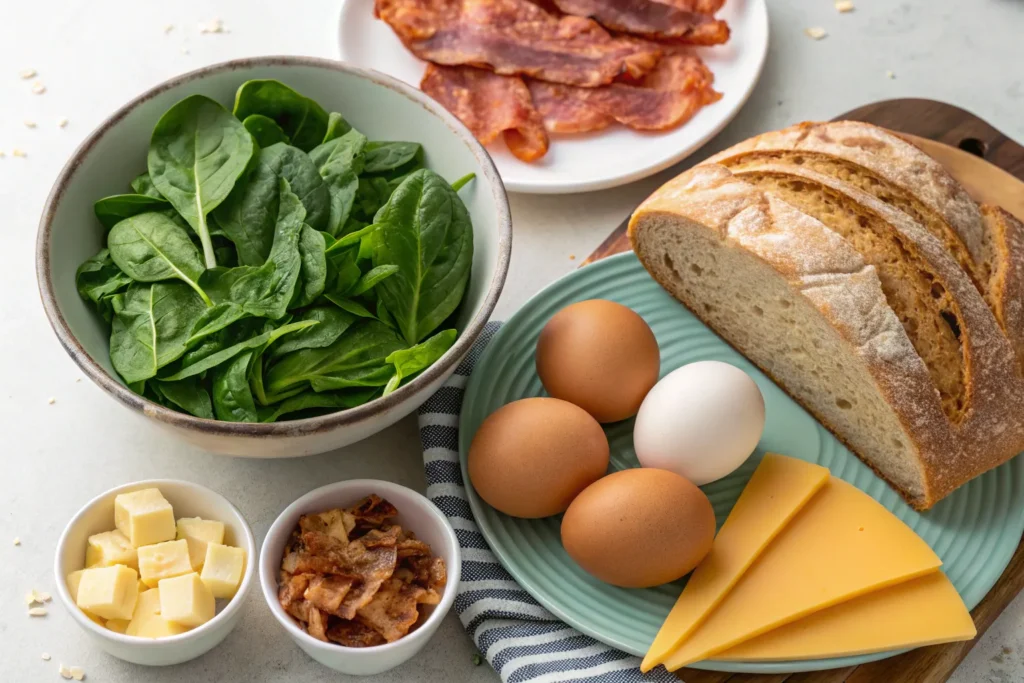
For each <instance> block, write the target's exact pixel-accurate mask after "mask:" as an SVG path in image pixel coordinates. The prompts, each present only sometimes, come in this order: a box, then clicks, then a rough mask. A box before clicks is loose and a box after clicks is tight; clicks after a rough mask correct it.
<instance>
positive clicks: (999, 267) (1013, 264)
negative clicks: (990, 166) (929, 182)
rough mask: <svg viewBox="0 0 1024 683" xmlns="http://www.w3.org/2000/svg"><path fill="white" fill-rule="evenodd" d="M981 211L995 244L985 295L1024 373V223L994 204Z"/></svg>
mask: <svg viewBox="0 0 1024 683" xmlns="http://www.w3.org/2000/svg"><path fill="white" fill-rule="evenodd" d="M981 215H982V217H983V218H984V219H985V224H986V226H987V227H988V231H989V234H990V235H991V236H992V245H993V248H992V260H991V262H990V264H989V271H990V273H991V275H990V278H989V283H988V286H987V287H986V292H985V299H986V300H987V301H988V304H989V306H990V307H991V308H992V312H993V313H995V316H996V320H998V321H999V324H1000V325H1001V326H1002V328H1003V330H1004V331H1005V332H1006V336H1007V337H1009V339H1010V343H1012V344H1013V346H1014V349H1015V350H1016V352H1017V364H1018V368H1019V370H1020V372H1021V374H1022V375H1024V224H1022V223H1021V222H1020V221H1019V220H1017V219H1016V218H1015V217H1013V216H1011V215H1010V214H1009V213H1008V212H1006V211H1004V210H1003V209H1001V208H999V207H998V206H992V205H991V204H982V205H981ZM1022 410H1024V409H1022Z"/></svg>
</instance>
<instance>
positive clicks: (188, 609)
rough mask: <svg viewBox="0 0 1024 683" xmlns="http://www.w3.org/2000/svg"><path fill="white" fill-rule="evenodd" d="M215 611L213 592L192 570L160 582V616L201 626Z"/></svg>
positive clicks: (183, 624) (179, 622) (181, 623)
mask: <svg viewBox="0 0 1024 683" xmlns="http://www.w3.org/2000/svg"><path fill="white" fill-rule="evenodd" d="M215 612H216V604H215V601H214V598H213V593H211V592H210V589H209V588H207V587H206V584H205V583H203V582H202V580H201V579H200V578H199V574H196V573H195V572H192V573H191V574H186V575H184V576H178V577H175V578H173V579H164V580H163V581H161V582H160V616H162V617H163V618H164V619H166V620H167V621H170V622H172V623H175V624H180V625H182V626H188V627H190V628H192V627H196V626H201V625H202V624H205V623H206V622H208V621H209V620H210V619H213V615H214V613H215Z"/></svg>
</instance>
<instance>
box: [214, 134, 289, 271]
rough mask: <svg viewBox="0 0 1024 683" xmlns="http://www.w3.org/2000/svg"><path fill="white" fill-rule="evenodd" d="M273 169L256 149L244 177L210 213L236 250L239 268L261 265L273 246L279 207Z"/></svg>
mask: <svg viewBox="0 0 1024 683" xmlns="http://www.w3.org/2000/svg"><path fill="white" fill-rule="evenodd" d="M279 198H280V188H279V183H278V175H277V169H276V168H274V167H273V166H271V165H270V164H269V163H267V160H266V150H263V149H261V150H259V151H258V152H257V153H256V155H255V157H254V158H253V161H252V163H250V165H249V169H248V170H247V171H246V174H245V176H244V178H243V179H242V180H241V181H239V182H238V183H236V184H235V188H234V189H233V190H232V191H231V194H229V195H228V197H227V199H225V200H224V202H223V203H222V204H221V205H220V206H218V207H217V209H216V210H215V211H214V212H213V215H214V217H216V219H217V224H218V225H219V226H220V227H221V229H222V230H223V231H224V234H225V235H227V237H228V238H229V239H230V240H231V241H232V242H234V243H235V247H237V249H238V262H239V263H240V264H241V265H243V266H261V265H263V264H264V263H265V262H266V260H267V256H269V255H270V249H271V247H272V246H273V245H274V225H275V224H276V222H277V214H278V210H279V206H280V202H279Z"/></svg>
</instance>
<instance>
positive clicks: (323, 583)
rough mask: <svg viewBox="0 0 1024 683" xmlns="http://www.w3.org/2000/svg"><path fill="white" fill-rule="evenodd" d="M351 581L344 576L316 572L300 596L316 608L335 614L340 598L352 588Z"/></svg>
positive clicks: (353, 581)
mask: <svg viewBox="0 0 1024 683" xmlns="http://www.w3.org/2000/svg"><path fill="white" fill-rule="evenodd" d="M353 583H355V580H354V579H350V578H347V577H344V576H330V575H326V576H325V575H322V574H317V575H314V576H313V578H312V580H310V582H309V586H308V587H307V588H306V591H305V592H304V593H303V594H302V597H303V598H305V599H306V601H307V602H309V603H311V604H312V605H313V606H314V607H316V608H317V609H319V610H321V611H323V612H327V613H328V614H335V613H336V612H337V611H338V610H339V609H340V608H341V602H342V600H344V599H345V596H346V595H348V593H349V591H350V590H352V584H353Z"/></svg>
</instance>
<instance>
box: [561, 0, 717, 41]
mask: <svg viewBox="0 0 1024 683" xmlns="http://www.w3.org/2000/svg"><path fill="white" fill-rule="evenodd" d="M553 2H554V4H555V5H556V6H557V7H558V9H560V10H561V11H563V12H565V13H566V14H571V15H573V16H577V17H588V18H590V19H593V20H594V21H596V22H598V23H599V24H601V25H602V26H604V27H605V28H608V29H611V30H613V31H622V32H623V33H632V34H634V35H638V36H643V37H645V38H656V39H671V40H672V41H673V42H679V43H686V44H688V45H720V44H721V43H724V42H725V41H727V40H729V25H728V24H727V23H725V22H724V21H722V20H721V19H715V18H714V17H713V16H712V14H713V12H704V11H700V9H703V8H704V7H711V6H713V3H709V2H699V1H698V2H686V0H664V1H662V2H659V1H658V0H553ZM698 8H699V9H698Z"/></svg>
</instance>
